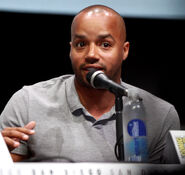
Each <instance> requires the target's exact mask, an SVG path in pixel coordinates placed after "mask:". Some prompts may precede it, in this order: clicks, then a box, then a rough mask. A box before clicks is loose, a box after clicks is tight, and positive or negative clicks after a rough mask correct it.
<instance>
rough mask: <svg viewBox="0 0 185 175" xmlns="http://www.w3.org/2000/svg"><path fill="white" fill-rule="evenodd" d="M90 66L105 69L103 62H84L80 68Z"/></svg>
mask: <svg viewBox="0 0 185 175" xmlns="http://www.w3.org/2000/svg"><path fill="white" fill-rule="evenodd" d="M91 66H92V68H94V67H98V68H99V67H101V69H102V70H104V71H106V70H107V68H106V66H105V65H104V64H102V63H98V64H86V63H83V64H81V65H80V69H84V68H86V67H91Z"/></svg>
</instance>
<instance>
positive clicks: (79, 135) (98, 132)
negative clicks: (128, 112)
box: [0, 75, 180, 163]
mask: <svg viewBox="0 0 185 175" xmlns="http://www.w3.org/2000/svg"><path fill="white" fill-rule="evenodd" d="M122 83H123V82H122ZM123 84H124V86H126V87H128V88H132V89H134V90H135V92H137V93H139V94H140V96H141V98H142V99H143V103H144V106H145V109H146V116H147V117H146V121H145V122H146V125H147V136H148V152H149V162H152V163H160V162H161V160H162V159H163V156H164V155H163V151H164V148H165V146H166V143H165V138H166V136H167V134H168V130H170V129H179V128H180V123H179V118H178V115H177V112H176V110H175V108H174V107H173V106H172V105H171V104H169V103H167V102H165V101H163V100H161V99H159V98H157V97H155V96H153V95H151V94H150V93H148V92H146V91H144V90H141V89H139V88H135V87H133V86H131V85H128V84H126V83H123ZM125 99H126V97H123V102H124V100H125ZM30 121H36V127H35V134H34V135H32V136H30V139H29V140H28V141H27V142H24V141H22V142H21V145H20V146H19V147H18V148H16V149H14V150H13V151H12V153H16V154H20V155H31V157H32V158H33V159H48V158H50V159H51V158H56V157H60V158H61V159H63V160H64V161H74V162H115V161H117V159H116V156H115V153H114V146H115V144H116V126H115V109H114V106H113V107H112V109H111V110H110V111H109V112H107V113H105V114H103V115H102V116H101V117H100V118H99V119H98V120H95V119H94V117H93V116H92V115H91V114H89V113H88V111H87V110H86V109H85V108H84V107H83V105H82V104H81V103H80V100H79V97H78V95H77V92H76V89H75V86H74V75H64V76H61V77H57V78H53V79H51V80H48V81H43V82H39V83H37V84H34V85H31V86H24V87H23V88H22V89H21V90H19V91H17V92H16V93H15V94H14V95H13V96H12V98H11V99H10V100H9V102H8V104H7V105H6V106H5V109H4V111H3V112H2V114H1V117H0V130H2V129H3V128H5V127H23V126H24V125H26V124H27V123H28V122H30ZM164 157H165V156H164Z"/></svg>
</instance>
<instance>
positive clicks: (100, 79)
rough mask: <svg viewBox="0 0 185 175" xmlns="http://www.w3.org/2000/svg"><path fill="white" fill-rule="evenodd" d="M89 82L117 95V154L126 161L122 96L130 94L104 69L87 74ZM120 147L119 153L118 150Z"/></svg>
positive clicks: (95, 86)
mask: <svg viewBox="0 0 185 175" xmlns="http://www.w3.org/2000/svg"><path fill="white" fill-rule="evenodd" d="M86 79H87V81H88V82H89V84H90V85H91V86H92V87H94V88H96V89H106V90H109V91H110V92H111V93H113V94H114V95H115V110H116V145H115V154H116V157H117V159H118V160H119V161H124V144H123V119H122V111H123V100H122V96H128V90H127V88H125V87H123V86H121V85H119V84H117V83H115V82H114V81H112V80H110V79H109V78H108V77H107V76H106V75H105V74H104V72H102V71H97V70H95V69H92V70H91V71H89V73H88V74H87V76H86ZM116 148H118V154H117V150H116Z"/></svg>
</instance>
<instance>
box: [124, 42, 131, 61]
mask: <svg viewBox="0 0 185 175" xmlns="http://www.w3.org/2000/svg"><path fill="white" fill-rule="evenodd" d="M129 48H130V43H129V42H128V41H126V42H125V43H124V45H123V61H124V60H126V59H127V57H128V53H129Z"/></svg>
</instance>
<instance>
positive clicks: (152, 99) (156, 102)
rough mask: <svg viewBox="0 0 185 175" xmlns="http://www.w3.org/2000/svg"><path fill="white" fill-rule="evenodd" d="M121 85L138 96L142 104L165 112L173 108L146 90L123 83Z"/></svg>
mask: <svg viewBox="0 0 185 175" xmlns="http://www.w3.org/2000/svg"><path fill="white" fill-rule="evenodd" d="M123 85H124V86H125V87H127V88H128V90H129V89H130V90H131V91H132V92H134V93H135V94H137V95H139V97H140V98H142V99H143V102H144V103H145V104H146V105H147V106H155V107H159V109H160V108H162V109H166V110H169V109H170V108H171V107H173V105H172V104H171V103H169V102H168V101H166V100H164V99H162V98H160V97H158V96H157V95H154V94H153V93H151V92H149V91H147V90H144V89H142V88H139V87H136V86H133V85H131V84H128V83H125V82H123Z"/></svg>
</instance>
